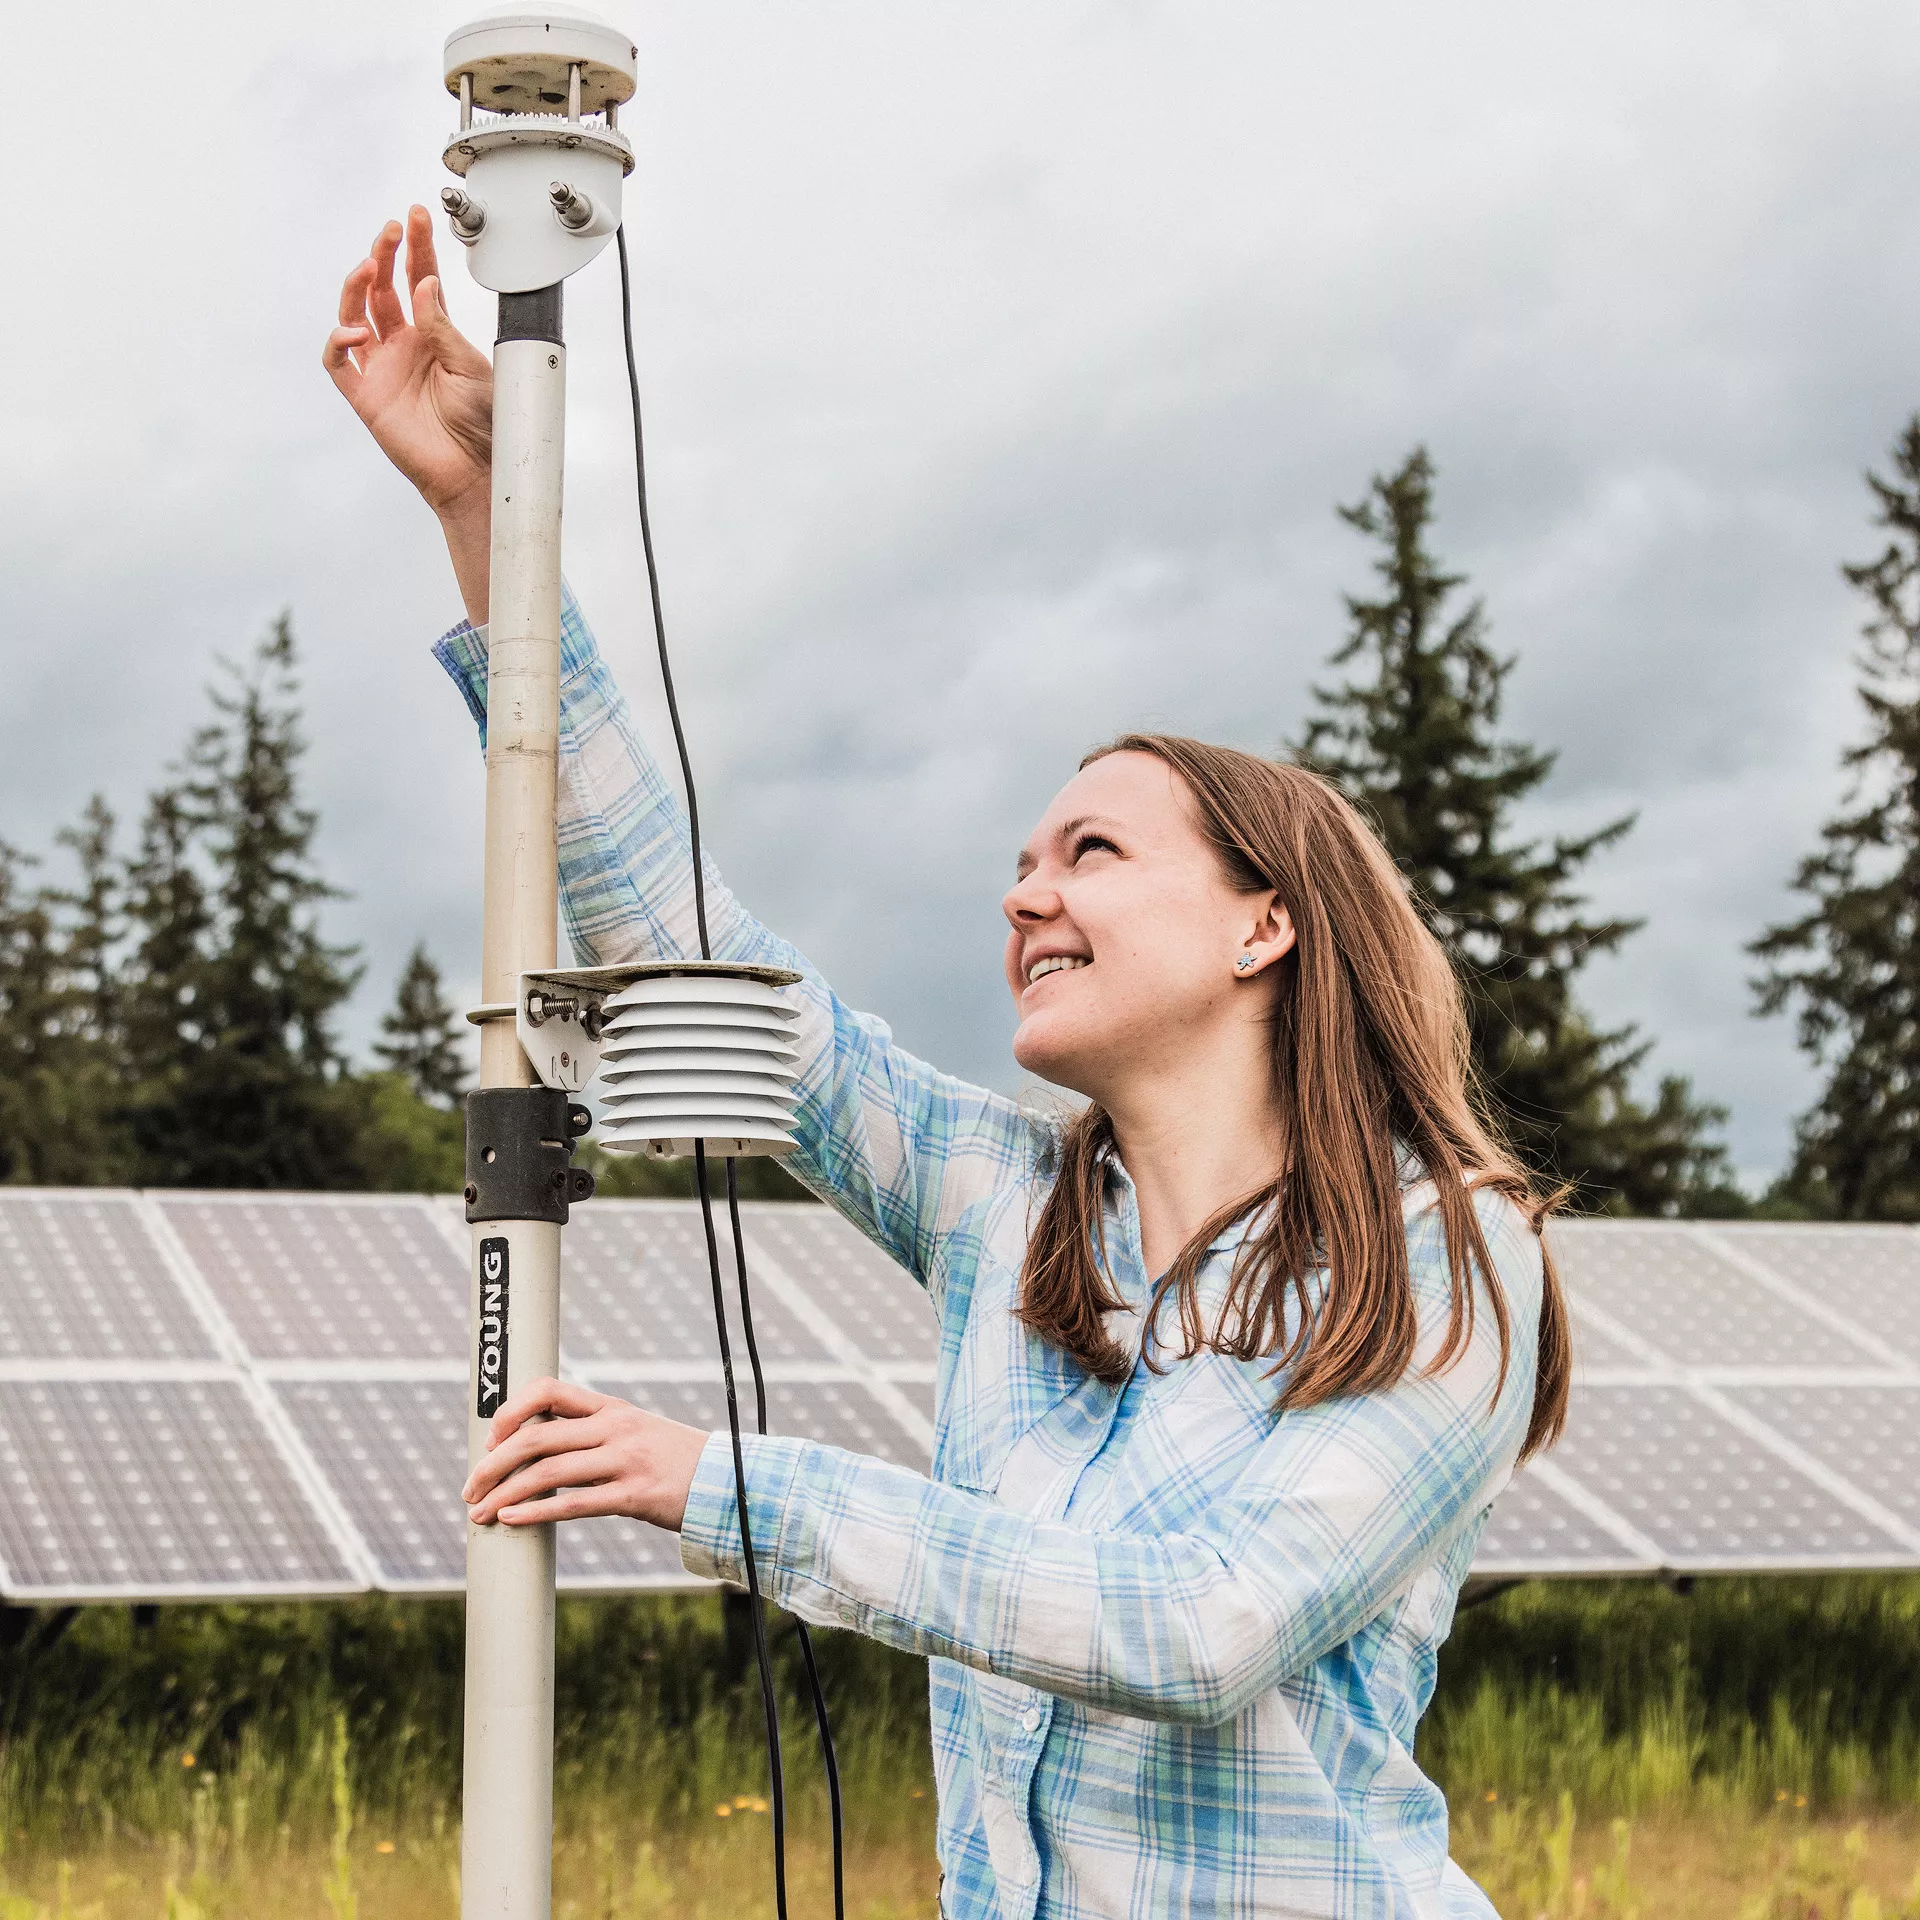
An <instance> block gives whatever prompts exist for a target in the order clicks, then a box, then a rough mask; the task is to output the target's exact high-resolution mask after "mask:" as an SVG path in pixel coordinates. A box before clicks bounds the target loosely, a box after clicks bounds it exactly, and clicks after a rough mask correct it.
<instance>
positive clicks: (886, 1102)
mask: <svg viewBox="0 0 1920 1920" xmlns="http://www.w3.org/2000/svg"><path fill="white" fill-rule="evenodd" d="M435 652H436V654H437V655H438V657H439V659H440V661H441V663H442V665H444V666H445V667H446V669H447V671H448V672H449V674H451V676H452V677H453V679H454V682H455V684H456V685H458V686H459V688H460V690H461V692H462V693H463V695H464V696H465V698H466V701H467V704H468V707H469V708H470V709H471V710H472V712H473V713H474V715H475V718H476V719H477V720H478V721H479V722H480V724H481V727H482V733H483V737H484V728H485V716H486V641H485V634H484V632H483V631H482V630H479V629H476V628H474V627H473V626H472V625H471V624H470V623H468V622H462V624H461V625H460V626H458V627H456V628H454V630H453V631H452V632H451V633H449V634H447V635H446V636H445V638H443V639H442V640H441V641H440V642H439V644H438V646H437V647H436V648H435ZM559 841H560V880H561V903H562V910H563V912H564V914H565V918H566V922H567V928H568V932H569V934H570V935H571V938H572V942H573V947H574V951H575V953H576V955H577V956H578V958H579V959H580V961H581V963H582V964H584V965H588V966H603V965H616V964H618V963H620V962H623V961H632V960H659V959H665V960H674V959H687V958H690V957H692V956H694V955H696V954H697V953H698V952H699V944H698V935H697V931H696V927H695V919H694V906H693V860H692V846H691V839H690V835H689V832H688V827H687V817H686V813H685V811H684V810H683V809H682V807H681V806H680V804H679V802H678V800H677V799H676V798H675V796H674V793H673V790H672V788H671V787H670V786H669V785H668V783H667V781H666V779H665V777H664V776H663V774H662V772H661V769H660V767H659V764H658V763H657V762H656V761H655V759H654V757H653V756H652V754H651V753H650V752H649V751H648V750H647V747H646V744H645V742H644V741H643V740H642V739H641V738H640V735H639V732H638V730H637V729H636V728H635V726H634V724H633V719H632V715H631V713H630V711H629V709H628V707H627V702H626V699H625V696H624V695H623V694H622V693H621V692H620V689H619V687H618V686H617V685H616V684H615V682H614V679H613V675H612V673H611V672H610V670H609V669H608V667H607V664H606V661H605V660H604V658H602V656H601V654H600V651H599V649H598V647H597V646H596V645H595V644H594V640H593V635H592V632H591V631H590V629H589V628H588V626H587V623H586V620H585V618H584V617H583V616H582V614H581V612H580V609H579V606H578V605H577V604H576V603H575V601H574V599H573V597H572V595H571V593H569V594H568V595H567V596H566V599H565V602H564V605H563V609H562V614H561V672H560V791H559ZM704 874H705V880H706V906H707V924H708V928H709V930H710V934H711V938H712V945H713V953H714V957H715V958H716V959H719V960H735V961H740V962H746V963H752V964H755V965H761V966H778V967H791V968H793V969H794V970H796V971H797V972H799V973H801V974H802V975H804V976H805V977H804V979H803V980H802V982H801V984H800V985H799V986H798V987H796V988H795V989H794V993H795V995H796V996H797V998H798V999H799V1001H800V1004H801V1008H802V1014H801V1019H800V1021H799V1023H798V1030H797V1033H796V1041H797V1044H798V1045H799V1048H800V1053H801V1059H800V1064H799V1069H798V1072H799V1082H800V1089H801V1104H800V1108H799V1111H798V1114H797V1132H798V1136H799V1140H800V1146H799V1149H798V1151H797V1152H796V1154H795V1156H794V1160H793V1166H794V1171H795V1172H796V1173H797V1174H798V1175H799V1176H800V1177H801V1178H802V1179H803V1180H805V1181H806V1183H807V1184H808V1185H809V1186H811V1187H813V1188H814V1189H815V1190H816V1191H817V1192H819V1193H820V1194H822V1195H823V1196H824V1197H825V1198H827V1199H829V1200H831V1201H832V1202H833V1203H834V1204H835V1205H836V1206H837V1207H839V1208H840V1210H841V1211H842V1212H844V1213H846V1214H847V1215H848V1217H849V1218H851V1219H852V1220H853V1221H854V1222H855V1223H856V1224H857V1225H858V1226H860V1227H861V1228H862V1229H863V1231H865V1232H866V1233H868V1234H869V1235H870V1236H871V1237H872V1238H873V1239H875V1240H876V1241H877V1242H878V1243H879V1244H880V1245H881V1246H882V1247H884V1248H885V1249H886V1251H887V1252H888V1253H890V1254H891V1255H892V1256H893V1257H894V1258H895V1259H896V1260H898V1261H900V1262H901V1264H902V1265H904V1266H906V1267H907V1268H909V1270H911V1271H912V1272H913V1273H915V1274H916V1275H918V1276H919V1278H920V1279H921V1281H922V1282H923V1283H926V1284H935V1285H937V1284H938V1281H939V1279H940V1248H941V1246H942V1243H943V1242H944V1241H945V1240H946V1238H947V1237H948V1236H949V1235H950V1234H952V1233H953V1232H954V1230H955V1229H956V1228H957V1227H959V1226H960V1225H961V1223H962V1222H963V1221H965V1220H966V1219H967V1218H968V1216H969V1215H970V1214H971V1213H972V1212H973V1211H974V1210H975V1209H977V1208H979V1207H981V1206H983V1205H985V1204H986V1203H987V1202H988V1201H989V1200H990V1199H991V1197H992V1196H993V1194H994V1193H996V1192H997V1191H999V1189H1000V1188H1001V1186H1002V1185H1003V1184H1004V1183H1005V1182H1006V1181H1007V1180H1008V1179H1010V1178H1015V1177H1018V1176H1019V1175H1020V1174H1022V1173H1023V1171H1024V1166H1025V1155H1026V1154H1027V1153H1028V1152H1029V1145H1028V1141H1029V1123H1028V1122H1027V1120H1026V1119H1025V1117H1024V1116H1023V1115H1021V1113H1020V1112H1019V1111H1018V1109H1017V1108H1016V1107H1015V1106H1014V1104H1013V1103H1012V1102H1011V1101H1009V1100H1006V1099H1004V1098H1002V1097H1001V1096H1000V1095H997V1094H993V1093H990V1092H988V1091H986V1090H985V1089H984V1088H980V1087H975V1086H971V1085H969V1084H968V1083H967V1082H965V1081H962V1080H957V1079H955V1078H953V1077H952V1076H951V1075H948V1074H942V1073H938V1072H936V1071H935V1070H934V1069H933V1068H932V1067H930V1066H928V1065H927V1064H926V1062H925V1061H923V1060H919V1059H917V1058H915V1057H914V1056H913V1055H912V1054H909V1053H907V1052H905V1051H904V1050H903V1049H902V1048H900V1047H898V1046H896V1045H895V1044H894V1041H893V1036H892V1034H891V1033H890V1032H889V1031H888V1029H887V1026H886V1024H885V1023H884V1022H883V1021H881V1020H878V1019H875V1018H874V1017H873V1016H872V1015H870V1014H861V1013H855V1012H854V1011H853V1010H852V1009H851V1008H849V1007H848V1006H847V1005H846V1004H845V1003H844V1002H843V1001H841V1000H840V999H839V998H838V996H837V995H835V994H834V992H833V991H832V989H831V988H830V987H829V986H828V985H827V983H826V981H825V980H824V979H822V978H821V976H820V974H819V973H818V972H817V971H816V970H815V969H814V968H813V967H812V965H811V964H810V963H809V962H808V961H807V960H806V958H805V956H804V955H802V954H801V953H800V952H798V950H797V949H795V948H794V947H793V946H791V945H790V944H789V943H788V942H786V941H784V940H781V939H779V938H778V937H777V936H775V935H774V934H772V933H770V932H769V931H768V930H767V929H766V928H765V927H763V926H762V925H761V924H760V923H759V922H758V921H757V920H756V919H754V917H753V916H752V915H751V914H750V913H748V912H747V911H746V909H745V908H744V907H742V906H741V905H740V903H739V901H738V900H737V899H735V897H734V895H733V894H732V892H731V891H730V890H729V889H728V887H727V885H726V883H725V881H724V880H722V879H721V877H720V874H719V871H718V870H717V868H716V867H715V866H714V864H713V862H712V861H711V859H708V860H706V861H705V862H704Z"/></svg>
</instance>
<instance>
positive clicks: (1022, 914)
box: [1000, 873, 1060, 927]
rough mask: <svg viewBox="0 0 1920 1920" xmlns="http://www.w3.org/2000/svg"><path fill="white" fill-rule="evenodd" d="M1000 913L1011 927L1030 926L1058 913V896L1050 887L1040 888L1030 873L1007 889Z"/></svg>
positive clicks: (1036, 879)
mask: <svg viewBox="0 0 1920 1920" xmlns="http://www.w3.org/2000/svg"><path fill="white" fill-rule="evenodd" d="M1000 911H1001V912H1002V913H1004V914H1005V915H1006V916H1007V920H1008V922H1009V924H1011V925H1013V926H1016V927H1022V926H1031V925H1032V924H1033V923H1034V921H1036V920H1050V919H1052V917H1053V916H1054V915H1055V914H1056V913H1058V912H1059V911H1060V896H1059V895H1058V894H1057V893H1055V892H1054V891H1053V889H1052V888H1051V887H1046V886H1042V885H1041V884H1040V882H1039V878H1038V876H1037V875H1035V874H1031V873H1030V874H1028V875H1027V877H1026V878H1025V879H1024V880H1016V881H1015V882H1014V883H1013V885H1012V886H1010V887H1009V888H1008V889H1007V891H1006V895H1005V897H1004V898H1003V899H1002V900H1001V902H1000Z"/></svg>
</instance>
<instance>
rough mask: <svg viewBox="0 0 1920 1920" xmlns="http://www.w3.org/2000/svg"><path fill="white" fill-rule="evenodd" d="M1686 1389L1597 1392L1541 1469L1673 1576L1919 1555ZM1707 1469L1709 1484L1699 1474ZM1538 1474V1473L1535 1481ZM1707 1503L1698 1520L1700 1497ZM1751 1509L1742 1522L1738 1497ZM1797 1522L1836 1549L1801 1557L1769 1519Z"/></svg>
mask: <svg viewBox="0 0 1920 1920" xmlns="http://www.w3.org/2000/svg"><path fill="white" fill-rule="evenodd" d="M1757 1427H1758V1423H1754V1422H1737V1421H1735V1420H1733V1419H1730V1418H1729V1417H1728V1415H1727V1412H1726V1410H1725V1409H1724V1408H1723V1407H1721V1406H1717V1405H1716V1404H1715V1403H1714V1401H1713V1398H1712V1395H1711V1392H1710V1390H1708V1389H1705V1388H1703V1387H1700V1386H1698V1385H1693V1384H1689V1383H1686V1382H1684V1381H1661V1382H1651V1383H1638V1384H1626V1383H1618V1384H1594V1383H1588V1384H1587V1385H1586V1386H1585V1387H1583V1388H1582V1390H1581V1404H1580V1406H1579V1407H1578V1409H1577V1412H1576V1417H1575V1418H1574V1419H1573V1420H1570V1421H1569V1423H1568V1429H1567V1434H1566V1437H1565V1438H1564V1439H1563V1440H1562V1441H1561V1443H1560V1445H1559V1446H1558V1447H1557V1448H1556V1449H1555V1450H1554V1452H1553V1454H1552V1455H1551V1456H1550V1457H1549V1460H1548V1461H1546V1462H1542V1463H1540V1464H1542V1465H1548V1466H1550V1469H1551V1471H1552V1472H1553V1473H1554V1474H1555V1475H1557V1476H1560V1477H1561V1478H1562V1480H1563V1484H1566V1485H1569V1486H1570V1487H1571V1488H1574V1489H1578V1490H1581V1491H1584V1492H1585V1493H1586V1494H1587V1495H1589V1496H1590V1497H1591V1498H1592V1499H1594V1500H1595V1501H1597V1502H1599V1503H1600V1504H1601V1505H1602V1506H1603V1507H1604V1508H1605V1509H1606V1510H1607V1511H1609V1512H1611V1513H1613V1514H1616V1515H1618V1516H1619V1517H1620V1519H1621V1520H1622V1521H1624V1522H1625V1523H1626V1525H1627V1526H1628V1527H1630V1528H1631V1529H1633V1530H1634V1532H1636V1533H1637V1534H1639V1535H1641V1536H1644V1537H1645V1538H1646V1539H1647V1540H1648V1541H1649V1542H1650V1543H1652V1544H1653V1546H1654V1547H1655V1548H1656V1550H1657V1553H1658V1558H1659V1562H1660V1566H1661V1568H1662V1570H1664V1571H1668V1572H1674V1573H1692V1574H1705V1573H1788V1572H1795V1573H1798V1572H1809V1571H1818V1570H1822V1569H1827V1570H1840V1569H1857V1570H1868V1569H1881V1568H1888V1569H1891V1568H1903V1567H1908V1566H1912V1565H1914V1564H1916V1556H1915V1554H1914V1553H1913V1551H1912V1550H1911V1549H1910V1548H1909V1547H1908V1546H1907V1545H1906V1544H1905V1542H1903V1541H1902V1540H1901V1539H1900V1538H1898V1537H1897V1536H1896V1535H1894V1534H1892V1533H1890V1532H1889V1531H1888V1530H1887V1529H1886V1528H1884V1527H1883V1526H1881V1525H1879V1524H1878V1523H1877V1522H1875V1521H1874V1520H1872V1519H1869V1518H1868V1517H1867V1516H1866V1515H1865V1514H1864V1513H1862V1512H1861V1511H1860V1507H1859V1504H1858V1502H1857V1501H1849V1500H1848V1499H1846V1498H1845V1497H1841V1496H1837V1495H1836V1493H1835V1492H1834V1490H1833V1487H1832V1485H1831V1481H1830V1480H1826V1481H1825V1483H1823V1480H1822V1479H1815V1478H1812V1477H1810V1476H1809V1475H1808V1474H1807V1473H1806V1472H1805V1471H1804V1470H1803V1469H1802V1468H1801V1467H1800V1466H1799V1465H1797V1464H1796V1463H1795V1462H1794V1461H1793V1460H1792V1459H1791V1458H1789V1457H1784V1456H1785V1455H1787V1453H1788V1451H1789V1450H1787V1449H1784V1448H1781V1447H1779V1446H1777V1445H1776V1444H1773V1443H1772V1439H1771V1436H1768V1435H1765V1434H1763V1433H1762V1432H1760V1431H1757V1430H1756V1429H1757ZM1703 1461H1704V1462H1705V1463H1706V1466H1705V1470H1704V1472H1700V1471H1698V1468H1699V1463H1701V1462H1703ZM1534 1470H1535V1469H1533V1468H1529V1471H1530V1472H1531V1471H1534ZM1702 1484H1703V1485H1704V1486H1705V1488H1706V1490H1707V1498H1706V1502H1705V1508H1704V1511H1701V1510H1700V1494H1699V1493H1698V1491H1697V1490H1696V1489H1697V1486H1698V1485H1702ZM1730 1491H1738V1492H1739V1493H1741V1494H1742V1495H1743V1496H1744V1506H1743V1508H1742V1510H1741V1513H1740V1514H1739V1515H1737V1516H1736V1515H1734V1514H1733V1513H1732V1512H1731V1510H1730V1506H1729V1501H1728V1497H1727V1496H1728V1493H1729V1492H1730ZM1783 1505H1785V1506H1791V1507H1792V1508H1793V1509H1796V1510H1797V1513H1798V1517H1799V1525H1798V1526H1797V1528H1796V1529H1795V1532H1794V1537H1795V1538H1798V1539H1803V1540H1804V1539H1808V1538H1809V1537H1811V1538H1813V1539H1814V1540H1815V1541H1820V1540H1827V1541H1829V1542H1830V1544H1826V1545H1819V1544H1816V1545H1813V1546H1811V1547H1807V1548H1800V1549H1796V1548H1794V1547H1792V1546H1790V1545H1788V1544H1785V1543H1784V1541H1783V1540H1782V1538H1781V1536H1780V1529H1779V1527H1778V1525H1777V1524H1776V1523H1774V1522H1773V1521H1771V1520H1770V1519H1768V1518H1767V1517H1766V1516H1767V1515H1768V1514H1769V1512H1770V1511H1771V1510H1777V1509H1779V1508H1780V1507H1782V1506H1783Z"/></svg>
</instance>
